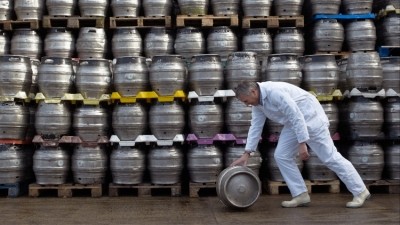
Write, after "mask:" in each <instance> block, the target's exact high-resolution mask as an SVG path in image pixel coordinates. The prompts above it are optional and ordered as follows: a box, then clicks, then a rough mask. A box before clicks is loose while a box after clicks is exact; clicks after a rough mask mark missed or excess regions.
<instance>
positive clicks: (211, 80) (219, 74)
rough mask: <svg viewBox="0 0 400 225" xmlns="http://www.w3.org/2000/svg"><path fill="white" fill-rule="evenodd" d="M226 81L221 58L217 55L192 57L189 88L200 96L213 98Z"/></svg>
mask: <svg viewBox="0 0 400 225" xmlns="http://www.w3.org/2000/svg"><path fill="white" fill-rule="evenodd" d="M223 81H224V70H223V66H222V63H221V58H220V57H219V55H216V54H202V55H195V56H193V57H192V61H191V63H190V66H189V88H190V90H191V91H195V92H196V94H198V95H199V96H202V95H204V96H213V95H214V94H215V92H216V91H217V90H220V89H221V87H222V84H223Z"/></svg>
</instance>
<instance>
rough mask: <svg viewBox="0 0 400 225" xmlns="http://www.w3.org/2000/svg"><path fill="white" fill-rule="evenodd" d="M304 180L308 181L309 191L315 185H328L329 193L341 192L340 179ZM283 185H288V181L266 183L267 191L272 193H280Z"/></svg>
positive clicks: (310, 191)
mask: <svg viewBox="0 0 400 225" xmlns="http://www.w3.org/2000/svg"><path fill="white" fill-rule="evenodd" d="M304 182H305V183H306V187H307V190H308V193H312V190H313V187H315V186H328V187H329V193H339V192H340V181H339V180H331V181H310V180H305V181H304ZM282 187H287V184H286V182H284V181H270V180H268V181H267V182H266V185H265V188H266V189H267V192H268V193H269V194H271V195H278V194H279V193H280V188H282Z"/></svg>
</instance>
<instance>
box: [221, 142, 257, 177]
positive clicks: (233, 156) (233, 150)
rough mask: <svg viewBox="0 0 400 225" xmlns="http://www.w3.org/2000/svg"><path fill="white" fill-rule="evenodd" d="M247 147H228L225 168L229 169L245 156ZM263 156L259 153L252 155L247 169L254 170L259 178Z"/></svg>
mask: <svg viewBox="0 0 400 225" xmlns="http://www.w3.org/2000/svg"><path fill="white" fill-rule="evenodd" d="M244 149H245V146H244V145H243V146H233V147H228V148H227V150H226V152H225V167H229V166H230V165H231V164H232V163H233V162H234V161H235V160H237V159H238V158H240V157H241V156H242V155H243V152H244ZM261 161H262V159H261V154H260V152H259V151H255V152H253V153H252V155H251V157H250V158H249V160H248V161H247V164H246V167H248V168H250V169H252V170H253V171H254V173H255V174H256V175H257V176H258V174H259V172H260V167H261Z"/></svg>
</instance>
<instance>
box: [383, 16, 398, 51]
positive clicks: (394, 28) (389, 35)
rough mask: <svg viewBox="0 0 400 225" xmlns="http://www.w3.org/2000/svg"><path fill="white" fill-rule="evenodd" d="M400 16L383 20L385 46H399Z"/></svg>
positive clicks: (387, 17)
mask: <svg viewBox="0 0 400 225" xmlns="http://www.w3.org/2000/svg"><path fill="white" fill-rule="evenodd" d="M399 26H400V15H398V14H394V15H388V16H386V17H384V18H383V23H382V28H383V29H382V36H383V45H386V46H398V45H399V44H400V30H399Z"/></svg>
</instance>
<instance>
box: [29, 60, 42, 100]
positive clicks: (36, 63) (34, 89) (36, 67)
mask: <svg viewBox="0 0 400 225" xmlns="http://www.w3.org/2000/svg"><path fill="white" fill-rule="evenodd" d="M39 66H40V61H39V60H38V59H31V69H32V83H31V86H30V88H29V94H32V95H33V96H35V95H36V93H38V92H39V86H38V73H39Z"/></svg>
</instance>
